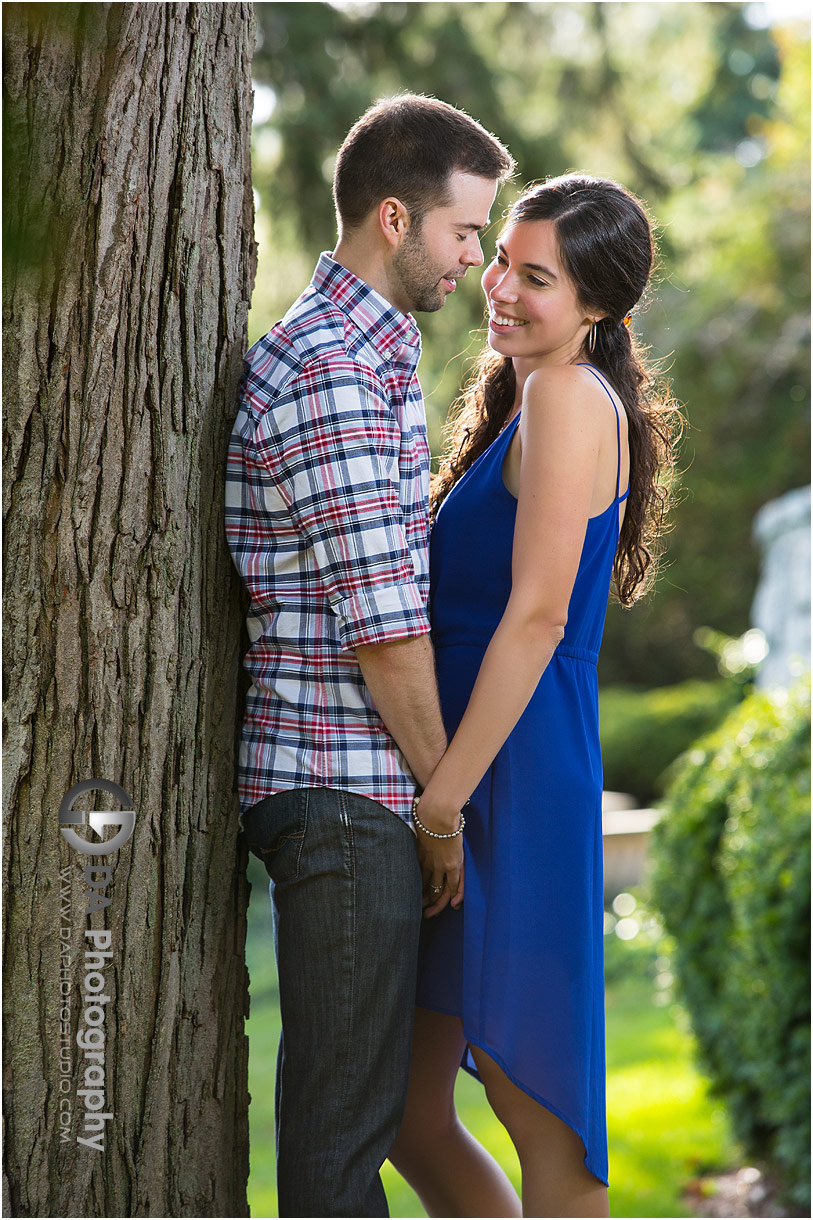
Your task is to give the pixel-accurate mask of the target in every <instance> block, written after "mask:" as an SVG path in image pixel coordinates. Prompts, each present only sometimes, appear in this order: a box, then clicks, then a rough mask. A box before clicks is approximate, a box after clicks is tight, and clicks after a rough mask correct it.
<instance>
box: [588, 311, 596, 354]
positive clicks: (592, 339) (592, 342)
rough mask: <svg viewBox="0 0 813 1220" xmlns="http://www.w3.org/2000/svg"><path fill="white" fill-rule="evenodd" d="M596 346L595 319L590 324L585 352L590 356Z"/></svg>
mask: <svg viewBox="0 0 813 1220" xmlns="http://www.w3.org/2000/svg"><path fill="white" fill-rule="evenodd" d="M595 346H596V323H595V319H594V320H593V321H592V322H591V324H590V329H589V331H588V332H587V350H588V352H589V353H590V355H591V356H592V354H593V352H594V350H595Z"/></svg>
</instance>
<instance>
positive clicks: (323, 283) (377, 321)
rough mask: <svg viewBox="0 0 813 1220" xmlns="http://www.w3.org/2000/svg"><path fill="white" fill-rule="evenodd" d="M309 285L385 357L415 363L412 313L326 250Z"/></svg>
mask: <svg viewBox="0 0 813 1220" xmlns="http://www.w3.org/2000/svg"><path fill="white" fill-rule="evenodd" d="M311 285H312V287H313V289H314V290H315V291H316V292H319V293H321V294H322V295H323V296H325V297H327V298H328V300H329V301H331V302H332V303H333V304H334V305H335V306H336V307H337V308H338V309H340V310H341V311H342V313H343V314H344V315H345V317H347V318H348V319H349V320H350V322H351V323H352V324H353V326H355V327H357V328H358V330H360V331H361V333H362V334H363V335H364V337H365V338H366V339H367V340H368V341H369V342H370V343H372V344H373V346H374V347H375V348H376V350H377V351H379V352H380V353H381V355H382V356H383V357H384V359H385V360H390V361H393V362H397V363H399V364H404V365H408V366H412V367H413V368H414V367H416V366H417V364H418V360H419V359H420V355H421V332H420V331H419V330H418V326H417V323H416V321H415V319H414V318H413V317H412V314H404V313H401V311H400V309H396V308H395V306H394V305H392V304H390V302H389V301H386V300H385V299H384V297H382V296H381V295H380V294H379V293H377V292H376V291H375V289H374V288H371V287H370V285H369V284H366V283H365V282H364V280H362V279H359V277H358V276H357V275H355V274H354V273H353V272H352V271H348V270H347V268H346V267H343V266H342V264H341V263H337V262H336V260H335V259H334V258H332V257H331V255H330V254H328V253H327V252H325V253H323V254H321V255H320V256H319V262H318V263H317V264H316V270H315V271H314V273H313V279H312V280H311Z"/></svg>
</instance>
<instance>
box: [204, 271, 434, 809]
mask: <svg viewBox="0 0 813 1220" xmlns="http://www.w3.org/2000/svg"><path fill="white" fill-rule="evenodd" d="M419 357H420V334H419V332H418V328H417V326H416V325H415V322H414V320H413V319H412V318H411V317H409V316H406V315H404V314H402V313H400V312H399V311H398V310H397V309H395V308H394V307H393V306H392V305H390V304H388V303H387V302H386V301H385V300H384V299H383V297H381V296H379V295H378V293H376V292H374V291H373V289H372V288H370V287H369V285H367V284H365V283H364V282H363V281H362V280H360V279H358V277H357V276H355V275H353V274H352V273H351V272H349V271H348V270H346V269H345V268H344V267H342V266H340V265H339V264H338V263H336V262H335V261H334V260H333V259H332V258H330V257H329V255H327V254H323V255H322V256H321V258H320V259H319V263H318V265H317V268H316V271H315V273H314V277H313V280H312V281H311V284H310V286H309V287H308V288H307V289H306V291H305V292H304V293H303V294H302V296H301V297H300V298H299V300H298V301H296V302H295V303H294V305H292V307H291V309H290V310H289V311H288V313H287V314H286V315H285V317H284V318H283V320H282V321H281V322H279V323H277V325H276V326H275V327H274V328H273V329H272V330H271V331H270V332H269V333H268V334H267V335H266V336H265V337H264V338H263V339H260V341H259V342H258V343H256V344H255V345H254V347H252V349H251V350H250V351H249V352H248V354H247V356H246V371H245V374H244V376H243V381H242V385H241V392H240V409H239V412H238V415H237V419H236V422H235V425H234V431H233V432H232V437H231V443H230V446H229V457H228V468H227V482H226V534H227V537H228V541H229V546H230V548H231V552H232V556H233V558H234V562H235V564H236V565H237V568H238V570H239V572H240V574H241V575H242V577H243V580H244V581H245V583H246V587H247V589H248V592H249V595H250V597H251V606H250V609H249V613H248V633H249V638H250V641H251V646H250V648H249V650H248V653H247V654H246V658H245V665H246V668H247V669H248V671H249V673H250V674H251V677H252V686H251V689H250V690H249V692H248V697H247V701H246V712H245V718H244V720H243V733H242V743H241V747H240V765H239V775H238V783H239V792H240V808H241V813H244V812H245V811H246V810H247V809H249V808H250V807H251V806H252V805H254V804H255V803H256V802H257V801H259V800H261V799H262V798H263V797H265V796H268V795H270V794H271V793H273V792H279V791H282V790H284V789H290V788H322V787H325V788H339V789H343V790H345V791H350V792H354V793H358V794H360V795H363V796H368V797H372V799H373V800H376V801H378V802H380V803H381V804H382V805H385V806H386V807H387V808H389V809H391V810H393V811H394V812H395V813H397V814H398V815H399V816H400V817H402V818H404V819H405V820H406V821H407V822H408V821H409V817H410V808H411V803H412V797H413V794H414V791H415V781H414V779H413V777H412V774H411V772H410V770H409V767H408V766H407V763H406V760H405V758H404V756H403V755H402V754H401V752H400V750H399V749H398V748H397V746H396V745H395V743H394V741H393V739H392V738H391V737H390V735H389V734H388V732H387V730H386V729H385V728H384V725H383V722H382V721H381V719H380V717H379V716H378V714H377V713H376V711H375V709H374V708H373V706H372V702H371V699H370V695H369V692H368V690H367V687H366V686H365V684H364V681H363V679H362V676H361V671H360V669H359V666H358V662H357V660H356V656H355V653H354V651H353V650H354V648H355V647H356V646H357V645H360V644H376V643H380V642H382V641H388V640H399V639H405V638H407V637H410V636H418V635H422V634H425V633H426V632H428V631H429V620H428V617H427V609H426V606H427V597H428V591H429V575H428V571H429V564H428V554H427V544H428V532H429V519H428V492H429V448H428V445H427V440H426V419H425V415H424V409H423V402H422V398H421V389H420V386H419V384H418V378H417V375H416V369H417V366H418V359H419Z"/></svg>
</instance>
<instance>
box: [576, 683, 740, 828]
mask: <svg viewBox="0 0 813 1220" xmlns="http://www.w3.org/2000/svg"><path fill="white" fill-rule="evenodd" d="M739 699H740V693H739V692H738V690H737V688H736V687H735V686H734V685H733V684H732V683H730V682H726V681H723V680H722V679H720V680H719V681H714V682H700V681H692V682H681V683H679V684H678V685H676V686H664V687H661V688H659V689H657V690H637V689H635V688H634V687H629V686H607V687H602V688H601V690H600V692H599V732H600V735H601V752H602V756H603V759H604V786H605V788H609V789H611V790H614V791H619V792H631V793H632V794H633V796H635V797H637V799H638V800H639V801H640V802H641V803H642V804H643V805H648V804H649V803H650V802H651V801H652V800H653V799H654V798H655V797H656V796H658V795H660V794H661V793H662V791H663V782H662V777H663V773H664V771H665V770H666V768H667V767H668V766H669V764H670V763H672V762H674V760H675V759H676V758H677V757H678V756H679V755H680V754H682V753H683V752H684V751H685V750H687V749H688V748H689V746H691V745H692V744H693V743H694V742H695V741H696V740H697V738H698V737H702V736H703V734H705V733H708V732H710V731H711V729H713V728H716V727H717V725H718V724H720V723H721V721H722V720H723V719H724V718H725V717H726V716H727V715H728V713H729V712H730V711H731V709H732V708H733V707H734V706H735V705H736V704H737V703H738V701H739Z"/></svg>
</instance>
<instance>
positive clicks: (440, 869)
mask: <svg viewBox="0 0 813 1220" xmlns="http://www.w3.org/2000/svg"><path fill="white" fill-rule="evenodd" d="M415 817H416V825H415V829H416V835H417V840H418V860H419V862H420V866H421V873H422V876H423V882H424V900H423V905H424V917H425V918H427V919H430V918H431V917H432V916H433V915H437V914H438V913H439V912H440V911H442V910H443V908H444V907H445V906H448V905H449V903H451V905H452V907H453V908H454V909H455V910H457V909H459V907H460V906H461V905H462V902H463V836H462V834H455V833H454V830H455V829H456V828H457V827H458V826H460V825H461V815H460V812H459V811H458V810H453V811H449V810H447V809H441V808H439V807H438V808H435V809H432V808H431V806H430V802H429V801H427V799H426V796H425V795H424V796H423V797H421V799H420V802H418V804H417V807H416V810H415ZM422 827H425V829H422ZM427 831H434V832H435V834H430V833H427ZM436 836H438V837H436ZM444 836H445V837H444Z"/></svg>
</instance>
